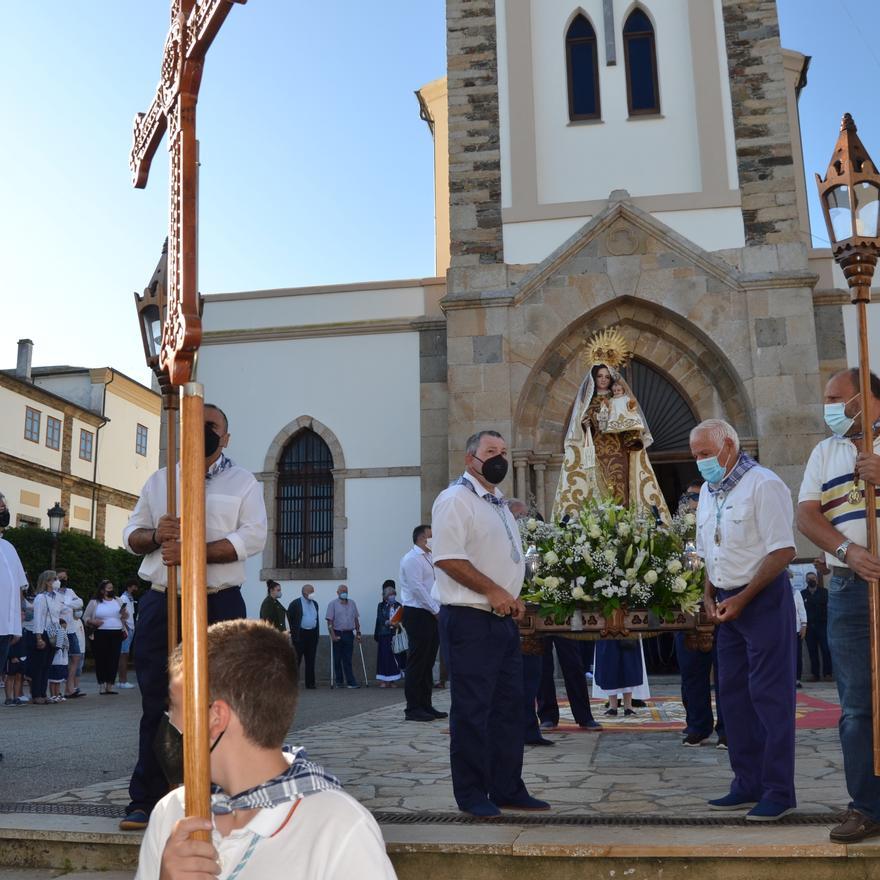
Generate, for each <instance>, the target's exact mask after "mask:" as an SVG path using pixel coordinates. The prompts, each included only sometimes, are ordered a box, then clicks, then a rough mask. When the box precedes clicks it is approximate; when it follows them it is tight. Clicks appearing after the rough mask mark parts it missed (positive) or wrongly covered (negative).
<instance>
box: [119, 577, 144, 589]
mask: <svg viewBox="0 0 880 880" xmlns="http://www.w3.org/2000/svg"><path fill="white" fill-rule="evenodd" d="M140 585H141V579H140V578H137V577H130V578H126V579H125V582H124V583H123V584H122V586H123V587H124V588H125V589H126V590H127V589H128V588H129V587H140Z"/></svg>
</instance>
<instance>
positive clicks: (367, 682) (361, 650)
mask: <svg viewBox="0 0 880 880" xmlns="http://www.w3.org/2000/svg"><path fill="white" fill-rule="evenodd" d="M357 643H358V648H359V649H360V652H361V666H363V667H364V687H369V686H370V679H369V678H367V664H366V663H364V646H363V643H362V642H361V640H360V639H358V640H357Z"/></svg>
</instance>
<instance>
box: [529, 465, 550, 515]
mask: <svg viewBox="0 0 880 880" xmlns="http://www.w3.org/2000/svg"><path fill="white" fill-rule="evenodd" d="M532 468H534V471H535V504H536V505H537V506H538V512H539V513H540V514H541V516H543V517H545V518H546V516H547V510H546V508H547V493H546V491H545V489H544V471H546V470H547V463H546V462H544V461H536V462H534V463H533V464H532Z"/></svg>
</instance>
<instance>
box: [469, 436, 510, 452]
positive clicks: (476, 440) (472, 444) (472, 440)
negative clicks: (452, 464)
mask: <svg viewBox="0 0 880 880" xmlns="http://www.w3.org/2000/svg"><path fill="white" fill-rule="evenodd" d="M483 437H496V438H497V439H498V440H503V439H504V437H503V436H502V435H501V434H499V433H498V432H497V431H477V433H476V434H471V436H470V437H468V438H467V443H465V446H464V449H465V452H467V454H468V455H476V454H477V450H478V449H479V448H480V441H481V440H482V439H483Z"/></svg>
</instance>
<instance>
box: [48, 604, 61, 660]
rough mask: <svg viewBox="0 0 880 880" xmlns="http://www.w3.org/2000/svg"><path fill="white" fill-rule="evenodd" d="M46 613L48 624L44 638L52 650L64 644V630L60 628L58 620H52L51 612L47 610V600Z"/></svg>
mask: <svg viewBox="0 0 880 880" xmlns="http://www.w3.org/2000/svg"><path fill="white" fill-rule="evenodd" d="M46 613H47V614H48V616H49V623H48V625H47V626H46V638H47V639H48V641H49V644H50V645H51V646H52V647H53V648H57V647H58V646H59V645H61V644H63V643H64V636H65V632H66V631H65V629H64V628H63V627H62V626H61V621H60V620H52V612H51V611H50V609H49V600H48V599H46Z"/></svg>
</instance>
